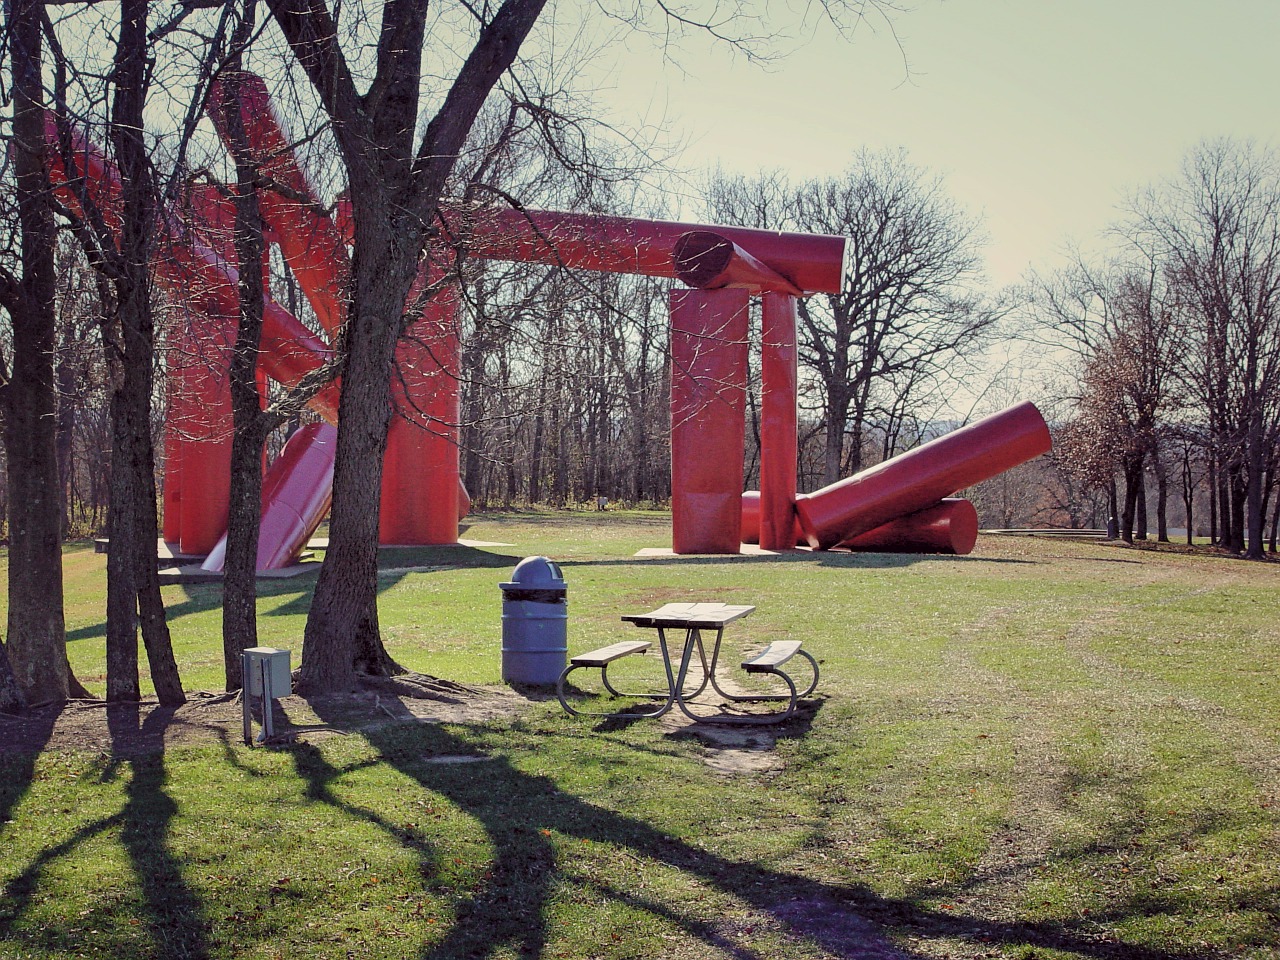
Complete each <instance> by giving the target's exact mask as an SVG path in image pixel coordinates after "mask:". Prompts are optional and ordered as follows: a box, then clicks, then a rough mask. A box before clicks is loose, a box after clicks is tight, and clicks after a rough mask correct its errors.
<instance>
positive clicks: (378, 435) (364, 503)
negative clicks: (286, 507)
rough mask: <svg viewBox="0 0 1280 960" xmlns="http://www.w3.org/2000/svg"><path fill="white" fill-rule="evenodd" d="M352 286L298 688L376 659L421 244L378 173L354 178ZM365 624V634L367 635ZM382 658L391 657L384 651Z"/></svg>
mask: <svg viewBox="0 0 1280 960" xmlns="http://www.w3.org/2000/svg"><path fill="white" fill-rule="evenodd" d="M351 187H352V196H353V197H360V198H361V200H362V202H360V203H357V204H354V205H353V210H352V213H353V219H354V224H355V255H354V257H353V258H352V264H351V275H352V282H353V284H354V286H355V291H354V297H353V299H352V303H351V308H350V313H349V315H348V319H347V324H346V327H345V328H344V330H343V338H342V349H343V351H344V355H345V361H344V363H343V366H342V394H341V398H340V400H339V406H338V422H339V424H340V426H339V428H338V441H337V450H336V454H335V461H334V474H333V510H332V513H331V514H330V520H329V549H328V551H326V553H325V562H324V565H323V566H322V567H321V568H320V577H319V580H318V581H317V583H316V592H315V598H314V599H313V600H312V604H311V612H310V615H309V616H308V617H307V626H306V631H305V634H304V636H303V643H302V668H301V676H300V678H299V683H298V689H299V692H302V693H321V692H324V693H332V692H340V691H345V690H350V689H351V688H352V687H353V686H354V684H355V671H356V657H357V656H359V657H360V659H361V661H362V666H364V667H366V668H367V667H368V666H369V665H370V664H378V663H381V662H383V658H384V657H385V651H384V652H383V653H381V654H379V653H377V652H376V651H375V650H374V649H373V648H374V647H380V646H381V641H380V640H379V639H377V636H376V633H377V625H378V619H377V609H376V604H377V586H378V513H379V506H380V505H379V495H380V491H381V489H382V460H383V455H384V454H385V452H386V447H387V429H388V427H389V426H390V422H391V388H390V376H391V369H392V364H393V362H394V353H395V345H396V339H397V337H398V335H399V330H400V317H401V315H402V314H403V312H404V303H405V298H406V296H408V293H409V287H410V285H411V283H412V282H413V278H414V275H415V273H416V270H417V265H418V251H419V250H421V249H422V235H421V232H420V228H419V227H418V226H416V225H415V224H413V223H411V222H405V220H406V218H404V217H403V216H401V215H399V214H398V212H397V211H396V209H395V205H394V204H393V203H392V201H391V199H390V197H389V195H388V194H389V188H388V186H387V185H383V184H382V183H380V182H378V180H377V178H375V177H370V178H367V179H366V178H363V177H362V178H356V177H353V180H352V184H351ZM371 633H372V636H371V635H370V634H371ZM386 659H387V660H389V659H390V658H389V657H387V658H386Z"/></svg>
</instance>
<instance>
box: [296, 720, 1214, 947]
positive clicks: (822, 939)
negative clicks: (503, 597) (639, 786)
mask: <svg viewBox="0 0 1280 960" xmlns="http://www.w3.org/2000/svg"><path fill="white" fill-rule="evenodd" d="M311 706H312V709H314V710H315V712H316V713H317V714H318V715H319V716H321V717H322V718H323V717H324V716H325V714H326V712H328V711H329V707H328V706H327V705H326V704H325V703H324V702H323V701H321V700H319V699H317V700H316V701H313V702H312V703H311ZM401 706H402V707H403V705H401ZM407 717H408V714H407V711H406V718H407ZM462 729H463V731H464V733H463V734H461V735H458V734H454V733H451V732H449V731H446V730H444V729H441V728H439V727H436V726H428V725H424V724H420V723H417V722H416V721H408V720H407V722H406V723H405V724H402V725H389V726H383V727H379V728H375V729H365V730H363V731H361V733H362V736H363V737H364V738H365V739H366V740H367V741H368V742H369V743H370V744H371V745H372V746H373V747H374V748H376V749H377V750H378V751H379V753H380V755H381V757H382V759H383V760H384V761H385V762H386V763H388V764H389V765H390V766H391V767H392V768H394V769H395V770H397V771H398V772H399V773H401V774H402V775H403V776H405V777H407V778H410V779H412V780H414V781H416V782H417V783H419V784H420V785H421V786H422V787H423V789H425V790H427V791H430V792H432V793H436V794H440V795H442V796H444V797H445V798H447V799H448V800H449V801H451V802H452V803H453V804H455V805H456V806H457V807H458V808H459V809H460V810H461V811H463V812H464V813H466V814H467V815H469V816H470V817H472V818H474V819H475V820H476V821H477V822H478V823H479V824H481V826H482V827H483V829H484V831H485V833H486V834H487V837H488V840H489V842H490V844H491V847H492V849H493V851H494V853H493V861H492V863H491V865H490V866H489V869H488V870H487V871H486V872H485V874H484V875H483V877H482V878H481V879H480V880H479V881H478V883H477V885H476V887H475V889H474V891H473V892H472V893H471V895H470V896H469V897H468V898H466V899H465V900H464V901H463V902H462V903H460V904H459V906H458V908H457V910H456V920H455V922H454V923H453V925H452V927H451V928H450V929H449V930H448V931H447V932H446V933H445V935H444V937H443V939H441V940H440V941H439V942H437V943H435V944H433V945H430V946H429V947H428V948H426V949H424V950H423V951H422V953H421V956H422V957H423V958H426V960H445V958H456V957H464V956H465V957H491V956H495V955H497V954H499V953H504V954H505V953H507V952H510V951H513V950H514V951H516V952H518V953H519V954H522V955H533V956H537V955H539V954H541V952H542V950H543V949H544V947H546V945H547V941H548V930H547V927H546V922H547V919H546V918H547V907H548V905H549V898H550V895H551V891H552V887H553V885H554V884H556V883H558V882H559V881H560V880H562V879H563V878H562V877H561V876H560V874H559V873H558V867H557V863H556V849H555V846H554V844H553V842H552V837H554V836H556V835H559V836H563V837H570V838H573V839H575V840H580V841H583V842H596V843H600V844H604V845H607V846H609V847H611V848H616V847H621V848H623V853H624V854H626V855H628V856H631V857H634V858H636V859H637V860H640V861H645V860H647V861H652V862H655V863H657V864H662V865H666V866H668V867H670V868H673V869H675V870H678V871H680V872H681V873H683V874H686V875H687V876H688V877H689V878H691V879H692V880H693V881H695V882H697V883H701V884H704V885H707V886H710V887H713V888H715V889H717V890H719V891H721V892H722V893H724V894H726V895H730V896H733V897H736V898H738V899H740V900H743V901H745V902H747V903H748V904H750V905H751V906H752V907H753V908H754V909H755V910H757V911H759V912H760V913H762V914H764V915H766V916H767V917H768V918H770V919H771V921H772V922H773V923H775V924H777V925H778V926H779V927H780V928H781V929H783V930H785V931H786V933H787V934H788V935H789V936H790V937H793V938H800V939H802V940H805V941H808V942H810V943H812V944H814V945H816V946H818V947H821V948H822V949H824V950H826V951H828V952H830V953H832V954H833V955H835V956H838V957H857V958H873V957H883V958H891V957H897V958H902V957H904V956H909V954H905V953H903V952H902V951H901V950H899V949H893V948H890V947H889V946H888V945H887V943H886V942H885V941H883V939H882V937H881V935H880V934H878V933H877V931H876V930H875V928H874V927H873V926H872V925H871V923H878V924H881V925H883V926H885V927H892V928H896V929H899V930H905V931H910V932H911V933H912V934H913V935H922V936H926V937H935V938H955V939H960V940H965V941H970V942H981V943H986V944H992V945H1003V946H1009V947H1036V948H1044V949H1052V950H1062V951H1069V952H1073V953H1075V954H1078V955H1079V956H1082V957H1093V958H1126V960H1190V958H1192V957H1194V956H1196V955H1197V954H1195V953H1192V952H1186V953H1183V952H1174V951H1164V950H1158V949H1151V948H1146V947H1142V946H1138V945H1134V944H1126V943H1119V942H1114V941H1111V942H1105V941H1103V940H1101V939H1100V938H1099V937H1098V935H1097V928H1096V925H1095V924H1094V923H1093V921H1092V920H1091V919H1089V918H1083V919H1082V920H1081V921H1079V922H1078V923H1077V922H1066V921H1055V922H1025V923H1023V922H1012V921H998V920H988V919H984V918H982V917H979V916H967V915H964V914H963V913H959V912H952V911H942V910H934V909H932V908H930V907H927V906H923V905H921V904H919V903H917V902H915V901H913V900H911V899H909V898H892V897H884V896H881V895H879V894H877V893H876V892H875V891H873V890H871V889H870V888H869V887H867V886H865V885H863V884H858V883H829V882H824V881H818V880H813V879H810V878H808V877H804V876H801V875H798V874H794V873H788V872H785V871H781V870H776V869H770V868H768V867H766V866H762V865H760V864H758V863H754V862H750V861H746V860H741V861H739V860H733V859H730V858H727V857H725V856H723V855H719V854H715V853H710V852H708V851H706V850H703V849H699V848H697V847H695V846H692V845H690V844H689V843H687V842H685V841H683V840H680V839H678V838H675V837H672V836H669V835H667V834H665V833H663V832H662V831H661V830H658V829H656V828H654V827H653V826H651V825H650V824H648V823H645V822H643V821H641V820H638V819H635V818H634V817H630V816H627V815H624V814H620V813H617V812H615V811H612V810H608V809H605V808H603V807H600V806H597V805H595V804H592V803H590V802H588V801H585V800H583V799H582V798H580V797H577V796H574V795H572V794H570V793H567V792H565V791H564V790H562V789H561V788H560V787H559V786H558V785H557V784H556V782H555V781H554V780H552V779H550V778H548V777H544V776H536V775H531V774H528V773H524V772H523V771H521V770H519V769H517V768H516V767H514V766H513V765H512V764H511V762H510V761H509V760H508V759H506V758H505V757H501V756H490V757H489V758H488V760H487V761H486V762H483V763H469V764H456V765H447V764H432V765H429V766H428V765H425V764H424V763H423V762H422V761H423V758H424V756H453V755H474V754H475V753H476V749H477V748H476V743H475V742H474V740H473V739H472V737H474V738H475V739H477V740H483V738H484V735H485V733H486V729H485V728H484V727H482V726H477V725H463V727H462ZM292 749H293V751H294V757H295V763H296V764H297V765H298V770H299V773H300V774H301V775H302V776H303V777H304V778H306V779H307V781H308V785H309V790H310V792H311V794H312V795H313V796H314V797H316V798H317V799H321V800H324V801H325V802H327V803H335V804H336V805H338V806H340V807H343V809H345V810H347V811H348V812H355V813H358V814H359V815H361V816H365V817H366V818H367V819H370V820H372V821H374V822H378V819H377V817H376V814H370V813H368V812H361V811H352V810H350V808H348V807H346V806H345V805H344V804H342V803H341V802H340V801H336V800H335V799H334V797H333V795H332V793H331V792H330V791H329V789H328V784H329V782H330V781H331V780H332V779H333V778H334V776H335V775H336V774H337V771H336V770H335V769H334V768H333V767H331V766H329V765H328V764H327V763H326V762H325V761H324V760H323V757H321V756H320V755H319V753H318V751H317V750H316V749H315V748H313V747H308V746H305V745H300V746H296V747H294V748H292ZM384 828H385V829H387V830H388V832H389V833H390V834H391V835H393V836H400V833H399V832H397V831H395V830H394V828H391V827H390V826H387V825H384ZM415 849H418V848H417V847H415ZM434 856H435V854H434V851H431V852H430V855H429V857H424V858H423V862H422V869H423V871H424V874H426V875H431V874H432V873H433V872H434V870H435V867H434V859H433V858H434ZM600 889H601V890H602V891H603V892H605V893H606V894H607V895H609V896H611V897H616V899H618V900H619V901H620V902H622V903H624V904H629V905H631V906H634V907H636V908H638V909H641V910H644V911H646V912H649V913H651V914H653V915H655V916H658V917H661V918H663V919H665V920H666V921H667V922H669V923H671V924H673V925H674V926H675V927H677V928H678V929H679V930H680V931H681V934H682V935H683V936H684V937H685V938H687V939H688V940H689V942H690V944H692V945H697V944H701V945H702V946H704V947H705V948H707V949H712V950H719V951H724V952H727V953H729V954H730V955H731V956H734V957H738V958H742V960H757V958H760V957H761V954H759V953H758V952H757V951H756V949H755V948H754V947H753V945H752V937H751V936H750V932H749V931H747V930H746V929H745V928H744V929H742V930H738V929H735V928H733V926H732V925H731V924H725V923H720V922H714V923H713V922H710V921H708V920H706V919H705V918H700V917H698V916H697V915H696V914H695V913H694V911H692V910H690V911H688V912H686V911H682V910H680V909H679V907H678V906H676V905H673V904H672V903H670V902H655V901H653V900H652V899H651V898H649V897H647V896H646V895H644V894H643V893H641V892H639V891H637V890H616V889H614V888H611V887H608V886H601V887H600ZM868 921H870V922H871V923H869V922H868ZM695 949H696V946H695Z"/></svg>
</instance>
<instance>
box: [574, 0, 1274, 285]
mask: <svg viewBox="0 0 1280 960" xmlns="http://www.w3.org/2000/svg"><path fill="white" fill-rule="evenodd" d="M775 4H776V0H775V2H773V3H770V5H769V6H770V8H773V7H774V6H775ZM777 6H779V7H782V6H783V5H781V4H777ZM772 12H773V11H772V9H771V14H772ZM773 15H775V16H777V17H778V19H779V22H781V20H782V17H781V15H778V14H773ZM895 26H896V30H897V40H895V38H894V36H893V35H892V33H891V32H890V31H888V30H887V29H885V27H884V25H883V24H882V23H876V22H873V23H871V24H870V27H871V29H866V28H865V27H864V28H860V29H859V30H858V32H857V34H856V35H855V36H854V38H853V40H852V42H851V43H846V42H844V41H842V40H840V39H839V38H838V37H836V36H835V35H834V34H833V33H832V32H831V31H829V30H825V31H819V32H818V33H817V35H816V36H815V37H814V39H812V40H811V41H809V42H808V43H807V44H806V45H804V46H803V47H801V49H799V50H798V51H797V52H795V53H793V54H791V55H790V56H789V57H787V58H786V59H784V60H782V61H781V62H779V63H776V64H774V65H772V66H770V67H766V68H762V67H760V66H758V65H754V64H751V63H748V62H746V61H745V60H743V59H742V58H741V57H737V58H735V57H733V56H731V55H730V54H729V53H728V52H727V51H726V50H724V49H719V50H717V49H714V48H711V47H709V46H707V45H704V44H703V43H701V42H700V41H690V42H688V43H686V44H685V45H684V49H683V52H681V53H679V54H678V57H679V65H680V68H682V69H683V71H684V72H683V74H682V73H681V69H677V68H676V67H674V66H672V65H670V64H668V65H665V66H664V65H663V63H662V57H661V55H660V54H659V53H657V52H655V50H654V48H653V46H652V45H648V44H646V43H644V42H642V41H638V40H633V41H632V42H629V43H627V44H625V45H622V44H615V45H612V46H611V47H610V49H609V56H608V58H607V59H608V67H607V69H606V72H605V73H604V75H602V77H601V79H600V80H599V81H598V83H599V89H598V92H597V96H598V98H599V102H600V105H601V106H603V107H604V108H605V110H606V112H607V114H608V115H612V116H614V117H615V118H616V119H617V120H618V121H619V122H621V123H628V122H634V120H635V118H637V117H638V116H641V115H647V116H648V117H649V118H650V119H656V118H658V117H661V116H663V115H664V114H665V117H666V120H667V122H668V124H669V126H670V128H671V129H672V131H673V133H676V134H678V135H680V136H681V137H683V138H685V139H687V140H688V141H689V143H688V146H687V148H686V149H685V150H684V151H683V153H682V155H681V157H680V158H679V162H680V163H681V164H682V165H683V166H685V167H688V168H698V167H704V166H712V165H714V164H716V163H717V162H718V163H720V164H721V165H723V166H724V167H725V168H727V169H730V170H735V171H741V172H746V173H751V172H755V171H757V170H759V169H762V168H771V167H781V168H784V169H786V170H788V171H790V172H791V173H792V174H793V175H795V176H797V177H803V176H818V175H826V174H835V173H838V172H839V171H840V170H841V169H842V168H843V167H844V166H845V164H846V163H847V161H848V159H849V157H850V156H851V155H852V154H853V152H854V151H856V150H857V149H859V148H860V147H862V146H864V145H865V146H868V147H872V148H881V147H890V148H897V147H905V148H906V149H907V151H908V153H909V156H910V158H911V160H912V161H913V162H914V163H916V164H917V165H919V166H922V167H924V168H926V169H928V170H929V171H931V172H934V173H939V174H942V175H943V176H944V177H945V182H946V184H947V187H948V189H949V192H950V193H951V195H952V196H953V197H954V198H955V199H956V200H957V201H959V202H960V203H961V204H962V205H964V206H965V208H966V209H968V210H969V211H970V212H972V213H975V214H979V215H981V216H982V217H983V219H984V225H985V228H986V231H987V233H988V235H989V237H990V244H989V246H988V247H987V258H988V264H989V273H990V275H991V278H992V280H993V281H995V282H997V283H1011V282H1014V281H1016V280H1018V279H1019V277H1020V276H1021V275H1022V274H1023V272H1024V271H1025V269H1026V268H1027V267H1028V266H1032V265H1034V266H1036V267H1039V268H1045V269H1048V268H1052V267H1053V266H1054V265H1055V263H1057V262H1058V260H1059V257H1060V253H1061V251H1062V249H1063V247H1064V245H1065V244H1066V242H1067V241H1068V240H1075V241H1078V242H1079V243H1081V244H1082V245H1084V246H1085V247H1086V248H1087V247H1088V246H1089V245H1090V244H1093V243H1096V242H1097V241H1096V238H1097V236H1098V235H1099V234H1100V232H1101V231H1102V230H1103V229H1104V228H1105V227H1106V226H1107V225H1108V224H1109V223H1111V222H1113V221H1114V220H1115V219H1116V217H1117V209H1116V208H1117V205H1118V204H1120V203H1121V202H1122V201H1123V200H1124V198H1125V196H1126V195H1127V193H1128V192H1129V191H1131V190H1132V189H1133V188H1135V187H1138V186H1141V185H1143V184H1146V183H1149V182H1152V181H1155V180H1158V179H1160V178H1162V177H1167V176H1170V175H1172V174H1174V173H1175V172H1176V170H1177V168H1178V164H1179V162H1180V160H1181V158H1182V156H1183V155H1184V153H1185V152H1186V151H1187V149H1188V148H1190V147H1191V146H1193V145H1194V144H1195V143H1196V142H1197V141H1198V140H1200V139H1202V138H1204V137H1211V136H1219V135H1230V136H1233V137H1238V138H1253V139H1255V140H1257V141H1259V142H1260V143H1263V144H1270V145H1272V146H1274V147H1277V148H1280V104H1277V102H1276V96H1277V93H1278V92H1280V0H1218V2H1216V3H1205V2H1192V0H1158V2H1157V0H1145V2H1140V0H920V2H918V3H916V4H915V6H914V8H913V9H912V10H910V11H907V12H905V13H903V14H901V15H899V16H898V17H897V18H896V20H895ZM898 41H900V42H901V49H899V46H898ZM628 47H629V48H630V49H627V48H628ZM904 60H905V63H904Z"/></svg>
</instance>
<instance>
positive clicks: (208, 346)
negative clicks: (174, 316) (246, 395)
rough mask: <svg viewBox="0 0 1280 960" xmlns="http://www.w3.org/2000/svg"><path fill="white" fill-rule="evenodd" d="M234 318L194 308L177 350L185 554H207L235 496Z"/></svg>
mask: <svg viewBox="0 0 1280 960" xmlns="http://www.w3.org/2000/svg"><path fill="white" fill-rule="evenodd" d="M235 322H236V320H235V317H229V316H226V315H222V314H212V315H204V314H203V313H202V311H200V310H199V309H197V310H193V311H192V313H191V315H190V317H189V318H188V319H187V328H186V331H185V334H184V336H183V339H182V344H181V347H180V349H179V353H180V356H179V358H178V364H179V377H178V384H177V389H178V390H179V391H181V392H182V397H181V399H180V401H179V403H178V409H179V411H180V413H181V417H180V419H179V420H178V422H177V424H176V427H177V429H178V431H179V432H180V433H181V435H182V439H181V441H180V447H181V450H182V481H181V482H182V496H181V506H180V511H181V521H180V522H181V527H180V537H179V541H178V545H179V550H180V552H182V553H186V554H193V555H196V556H204V555H206V554H208V553H209V551H210V550H212V549H213V548H214V546H215V545H216V544H217V542H218V541H219V540H220V539H221V538H222V535H223V534H224V533H225V532H226V530H227V506H228V504H229V503H230V499H231V382H230V370H229V368H230V362H231V347H232V341H233V339H234V337H235Z"/></svg>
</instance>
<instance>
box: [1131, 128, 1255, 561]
mask: <svg viewBox="0 0 1280 960" xmlns="http://www.w3.org/2000/svg"><path fill="white" fill-rule="evenodd" d="M1129 229H1130V230H1131V232H1132V233H1133V234H1134V235H1136V236H1139V237H1141V238H1142V241H1143V242H1144V243H1146V244H1148V245H1149V246H1150V247H1151V248H1152V249H1153V250H1156V251H1157V252H1158V255H1159V256H1160V257H1161V258H1162V260H1163V262H1164V264H1165V270H1166V273H1167V276H1168V282H1169V283H1170V285H1171V286H1172V287H1173V289H1174V290H1175V291H1176V293H1177V296H1178V299H1179V302H1180V305H1181V309H1183V310H1184V311H1186V312H1187V313H1188V315H1189V317H1190V322H1189V323H1188V325H1187V331H1186V342H1185V349H1184V351H1183V356H1184V358H1185V360H1184V363H1183V365H1182V376H1183V379H1184V381H1185V382H1186V384H1187V387H1188V392H1189V393H1190V394H1191V395H1192V396H1193V397H1194V398H1195V400H1196V401H1197V403H1198V405H1199V407H1200V410H1201V412H1202V414H1203V415H1204V417H1205V418H1206V422H1207V426H1208V429H1209V434H1210V438H1211V442H1212V453H1213V456H1214V460H1215V462H1216V464H1217V467H1218V474H1219V476H1218V481H1219V483H1218V486H1219V504H1220V508H1221V519H1222V522H1223V526H1224V530H1225V536H1224V545H1225V546H1227V547H1228V548H1229V549H1232V550H1237V551H1240V550H1245V542H1246V539H1247V544H1248V546H1247V553H1246V555H1247V556H1248V557H1249V558H1250V559H1262V557H1263V535H1264V526H1265V519H1266V493H1267V490H1266V484H1267V466H1268V464H1269V462H1270V461H1271V459H1272V455H1273V451H1274V447H1275V442H1276V435H1277V430H1278V428H1280V159H1278V158H1277V156H1276V154H1275V153H1274V152H1272V151H1264V150H1260V149H1258V148H1256V147H1254V146H1253V145H1252V144H1241V143H1236V142H1233V141H1230V140H1214V141H1207V142H1205V143H1202V144H1200V145H1199V146H1198V147H1197V148H1195V149H1194V150H1193V151H1192V152H1191V153H1190V154H1189V155H1188V157H1187V159H1186V161H1185V162H1184V164H1183V169H1182V172H1181V175H1180V176H1179V177H1178V178H1176V179H1175V180H1172V181H1170V182H1167V183H1163V184H1160V185H1158V186H1156V187H1153V188H1151V189H1150V190H1147V191H1145V192H1144V193H1143V194H1141V195H1140V196H1139V197H1138V198H1137V199H1136V200H1135V202H1134V204H1133V211H1132V218H1131V224H1130V225H1129Z"/></svg>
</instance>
